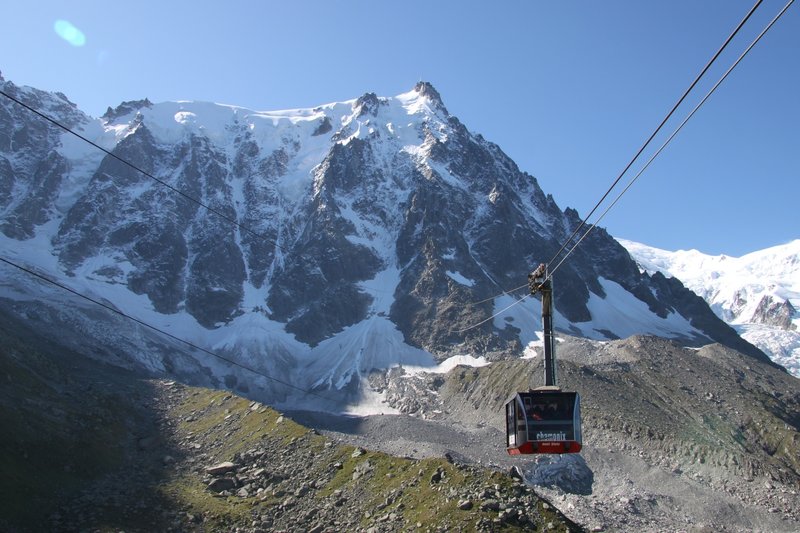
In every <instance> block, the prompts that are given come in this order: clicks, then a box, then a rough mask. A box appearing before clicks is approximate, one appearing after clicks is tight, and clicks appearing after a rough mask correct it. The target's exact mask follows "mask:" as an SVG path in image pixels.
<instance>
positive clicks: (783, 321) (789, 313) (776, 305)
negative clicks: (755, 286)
mask: <svg viewBox="0 0 800 533" xmlns="http://www.w3.org/2000/svg"><path fill="white" fill-rule="evenodd" d="M796 314H797V310H796V309H795V308H794V306H793V305H792V304H791V302H789V300H783V301H775V299H774V298H773V297H772V296H764V297H762V298H761V301H760V302H758V307H756V310H755V312H754V313H753V316H752V318H751V319H750V322H752V323H754V324H766V325H768V326H775V327H777V328H780V329H785V330H787V331H791V330H795V329H797V328H796V326H795V325H794V324H793V323H792V319H793V318H794V317H795V315H796Z"/></svg>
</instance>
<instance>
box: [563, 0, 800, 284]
mask: <svg viewBox="0 0 800 533" xmlns="http://www.w3.org/2000/svg"><path fill="white" fill-rule="evenodd" d="M793 2H794V0H789V2H787V4H786V5H785V6H783V9H781V11H780V12H779V13H778V14H777V15H775V17H774V18H773V19H772V20H771V21H770V22H769V24H767V26H766V27H765V28H764V29H763V30H762V31H761V33H759V34H758V36H756V38H755V39H753V41H752V42H751V43H750V45H749V46H748V47H747V48H746V49H745V50H744V52H742V53H741V54H740V55H739V57H738V58H737V59H736V61H734V62H733V64H732V65H731V66H730V67H729V68H728V70H726V71H725V73H724V74H723V75H722V76H721V77H720V79H719V80H717V82H716V83H715V84H714V86H713V87H711V89H710V90H709V91H708V92H707V93H706V95H705V96H704V97H703V99H702V100H700V102H699V103H698V104H697V105H696V106H695V107H694V109H692V111H691V112H690V113H689V114H688V115H687V116H686V118H685V119H683V122H681V123H680V125H679V126H678V127H677V128H675V130H674V131H673V132H672V134H671V135H670V136H669V137H668V138H667V140H666V141H664V143H663V144H662V145H661V146H660V147H659V149H658V150H657V151H656V152H655V153H654V154H653V155H652V156H651V157H650V159H648V161H647V163H645V165H644V166H643V167H642V168H641V169H640V170H639V172H637V173H636V175H635V176H634V177H633V178H632V179H631V180H630V181H629V182H628V184H627V185H626V186H625V188H624V189H623V190H622V191H621V192H620V193H619V194H618V195H617V197H616V198H614V201H613V202H611V204H610V205H609V206H608V207H607V208H606V209H605V211H603V213H602V214H601V215H600V216H599V217H598V218H597V220H595V221H594V223H592V225H591V226H589V228H588V229H587V230H586V232H585V233H584V234H583V235H582V236H581V238H580V239H578V241H577V242H576V243H575V244H574V245H573V246H572V248H570V249H569V251H567V253H566V255H564V257H563V258H562V259H561V261H559V262H558V264H557V265H556V266H555V267H553V268H552V270H551V272H550V275H551V276H552V274H553V273H554V272H555V271H556V270H558V267H560V266H561V265H562V263H564V261H566V260H567V258H568V257H569V256H570V255H571V254H572V252H574V251H575V249H576V248H577V247H578V246H579V245H580V244H581V242H583V240H584V239H585V238H586V237H587V236H588V235H589V233H591V232H592V230H593V229H594V228H595V227H597V225H598V224H599V223H600V221H601V220H603V218H604V217H605V216H606V215H607V214H608V212H609V211H611V208H613V207H614V206H615V205H616V204H617V202H619V200H620V198H622V196H623V195H624V194H625V193H626V192H628V190H629V189H630V188H631V187H632V186H633V184H634V183H635V182H636V180H638V179H639V176H641V175H642V174H643V173H644V171H645V170H647V168H648V167H649V166H650V164H651V163H652V162H653V161H654V160H655V159H656V157H658V156H659V154H661V152H662V151H664V149H665V148H666V147H667V145H668V144H669V143H670V142H671V141H672V139H674V138H675V136H676V135H677V134H678V133H679V132H680V131H681V130H682V129H683V127H684V126H685V125H686V123H687V122H689V120H690V119H691V118H692V117H693V116H694V115H695V113H697V111H698V110H699V109H700V108H701V107H702V106H703V104H705V103H706V101H707V100H708V99H709V98H710V97H711V95H712V94H714V91H716V90H717V88H718V87H719V86H720V85H722V82H724V81H725V79H726V78H727V77H728V75H729V74H730V73H731V72H733V69H735V68H736V66H737V65H739V63H740V62H741V61H742V60H743V59H744V58H745V56H746V55H747V54H748V53H749V52H750V50H752V49H753V47H754V46H755V45H756V43H758V42H759V41H760V40H761V38H762V37H763V36H764V35H765V34H766V33H767V31H769V29H770V28H772V26H773V25H774V24H775V23H776V22H777V21H778V19H779V18H781V16H783V14H784V13H785V12H786V10H787V9H789V6H791V5H792V3H793ZM584 222H585V221H584ZM570 238H571V237H570Z"/></svg>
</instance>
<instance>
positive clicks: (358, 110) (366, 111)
mask: <svg viewBox="0 0 800 533" xmlns="http://www.w3.org/2000/svg"><path fill="white" fill-rule="evenodd" d="M385 104H386V102H385V101H383V100H382V99H380V98H378V95H376V94H375V93H365V94H364V95H362V96H360V97H359V98H358V100H356V103H355V104H354V105H353V110H354V111H355V114H356V116H357V117H363V116H365V115H372V116H373V117H374V116H377V115H378V109H379V108H380V106H381V105H385Z"/></svg>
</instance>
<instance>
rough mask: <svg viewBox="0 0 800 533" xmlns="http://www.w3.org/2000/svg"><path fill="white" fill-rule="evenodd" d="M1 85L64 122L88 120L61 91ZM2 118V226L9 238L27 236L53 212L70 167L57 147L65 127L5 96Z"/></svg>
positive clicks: (0, 104)
mask: <svg viewBox="0 0 800 533" xmlns="http://www.w3.org/2000/svg"><path fill="white" fill-rule="evenodd" d="M0 83H2V82H0ZM2 87H3V91H4V92H5V93H7V94H8V95H9V96H11V97H13V98H16V99H18V100H21V101H23V102H25V103H26V104H28V105H30V106H32V107H34V108H36V109H40V110H42V111H43V112H45V113H49V114H51V115H55V116H57V117H58V119H59V121H61V122H62V123H63V124H65V125H66V126H68V127H76V126H79V125H82V124H85V123H87V122H88V121H89V118H88V117H87V116H86V115H84V114H83V113H81V112H80V111H79V110H78V109H77V108H76V107H75V104H73V103H72V102H70V101H69V100H68V99H67V98H66V97H65V96H64V95H62V94H50V93H47V92H44V91H39V90H36V89H30V88H18V87H17V86H15V85H14V84H13V83H11V82H5V83H2ZM0 124H2V128H1V129H2V131H0V208H2V212H3V220H2V222H0V231H2V232H3V234H4V235H6V236H8V237H11V238H13V239H19V240H22V239H30V238H31V237H33V234H34V229H35V227H36V226H38V225H41V224H44V223H46V222H48V221H49V220H50V219H51V218H53V216H54V214H55V210H54V206H53V204H54V203H55V201H56V199H57V197H58V195H59V192H60V187H61V186H62V180H63V178H64V175H65V174H66V173H67V170H68V168H67V167H68V163H67V161H66V159H65V157H64V156H63V155H62V154H61V153H60V152H59V148H60V147H61V135H62V133H63V130H61V129H59V128H58V127H56V126H54V125H53V124H51V123H49V122H46V121H44V120H42V119H41V118H39V117H36V116H35V115H33V114H32V113H31V112H29V111H27V110H21V108H20V107H19V105H18V104H16V103H15V102H13V101H11V100H8V99H6V98H3V99H2V102H0Z"/></svg>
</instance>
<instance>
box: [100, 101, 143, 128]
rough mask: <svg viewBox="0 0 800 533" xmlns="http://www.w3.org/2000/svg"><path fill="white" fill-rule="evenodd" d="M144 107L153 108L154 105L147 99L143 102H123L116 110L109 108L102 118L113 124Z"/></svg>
mask: <svg viewBox="0 0 800 533" xmlns="http://www.w3.org/2000/svg"><path fill="white" fill-rule="evenodd" d="M143 107H147V108H150V107H153V103H152V102H151V101H150V100H149V99H147V98H144V99H143V100H129V101H127V102H122V103H121V104H119V105H118V106H117V107H115V108H114V109H111V106H109V107H108V109H107V110H106V112H105V113H103V116H102V117H100V118H103V119H105V120H106V122H111V121H112V120H115V119H118V118H120V117H124V116H125V115H128V114H130V113H133V112H134V111H137V110H139V109H141V108H143Z"/></svg>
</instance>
